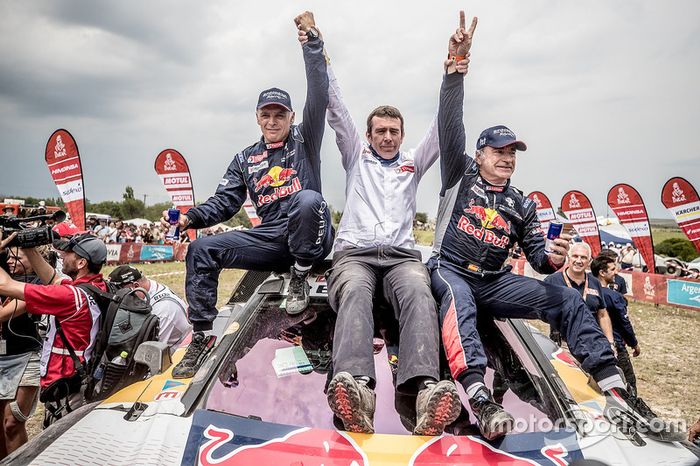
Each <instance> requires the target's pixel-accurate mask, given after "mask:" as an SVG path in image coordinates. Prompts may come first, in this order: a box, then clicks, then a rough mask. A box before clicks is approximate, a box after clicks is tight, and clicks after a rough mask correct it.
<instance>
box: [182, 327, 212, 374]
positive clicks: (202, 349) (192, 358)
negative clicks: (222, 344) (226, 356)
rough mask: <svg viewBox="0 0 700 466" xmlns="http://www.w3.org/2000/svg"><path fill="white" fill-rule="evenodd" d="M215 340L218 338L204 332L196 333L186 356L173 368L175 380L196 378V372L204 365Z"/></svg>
mask: <svg viewBox="0 0 700 466" xmlns="http://www.w3.org/2000/svg"><path fill="white" fill-rule="evenodd" d="M214 340H216V337H215V336H213V335H210V336H207V335H205V334H204V332H194V333H193V334H192V341H191V342H190V345H189V346H188V347H187V351H186V352H185V355H184V356H183V357H182V360H181V361H180V362H179V363H177V365H176V366H175V367H174V368H173V378H174V379H188V378H190V377H194V374H195V372H197V369H199V366H201V365H202V362H204V358H205V357H206V355H207V353H208V352H209V350H210V349H211V347H212V346H213V345H214Z"/></svg>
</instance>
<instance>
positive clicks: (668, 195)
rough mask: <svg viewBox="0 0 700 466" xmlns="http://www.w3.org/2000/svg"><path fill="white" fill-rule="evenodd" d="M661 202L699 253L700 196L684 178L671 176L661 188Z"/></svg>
mask: <svg viewBox="0 0 700 466" xmlns="http://www.w3.org/2000/svg"><path fill="white" fill-rule="evenodd" d="M661 203H662V204H663V205H664V206H665V207H666V208H667V209H668V210H669V212H671V215H673V218H674V219H675V220H676V223H677V224H678V226H679V227H680V228H681V230H683V232H684V233H685V236H687V237H688V239H689V240H690V241H691V242H692V243H693V246H695V249H696V250H697V251H698V252H699V253H700V198H698V192H697V191H696V190H695V188H694V187H693V186H692V185H691V184H690V183H689V182H688V181H687V180H686V179H684V178H680V177H675V178H671V179H670V180H668V181H667V182H666V184H664V187H663V189H662V190H661Z"/></svg>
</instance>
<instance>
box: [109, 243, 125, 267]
mask: <svg viewBox="0 0 700 466" xmlns="http://www.w3.org/2000/svg"><path fill="white" fill-rule="evenodd" d="M121 250H122V245H121V244H108V245H107V262H108V263H114V262H119V254H120V252H121Z"/></svg>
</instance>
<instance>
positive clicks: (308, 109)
mask: <svg viewBox="0 0 700 466" xmlns="http://www.w3.org/2000/svg"><path fill="white" fill-rule="evenodd" d="M294 22H295V23H296V25H297V29H298V30H299V33H303V34H305V35H306V39H307V40H306V42H305V43H303V44H302V52H303V54H304V65H305V68H306V103H305V104H304V116H303V120H302V123H301V125H300V130H301V134H302V136H303V137H304V142H305V145H306V147H307V149H308V156H309V157H310V158H311V159H312V160H313V161H315V162H316V163H320V160H321V142H322V140H323V129H324V126H325V124H326V122H325V120H326V107H328V73H327V72H326V58H325V56H324V54H323V40H322V39H321V34H320V32H319V31H318V29H317V28H316V22H315V20H314V14H313V13H311V12H310V11H305V12H304V13H302V14H300V15H299V16H297V17H296V18H294Z"/></svg>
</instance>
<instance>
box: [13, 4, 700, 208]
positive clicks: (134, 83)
mask: <svg viewBox="0 0 700 466" xmlns="http://www.w3.org/2000/svg"><path fill="white" fill-rule="evenodd" d="M435 3H439V4H440V5H441V7H440V8H435V7H432V6H431V7H429V6H428V5H429V2H425V1H384V2H379V1H377V0H373V1H366V0H356V1H353V2H339V1H333V2H329V1H308V2H296V1H289V0H285V1H282V0H270V1H265V2H243V1H238V2H234V1H207V2H195V1H189V2H178V1H159V2H152V1H150V2H142V1H138V2H137V1H119V2H117V1H112V2H107V1H90V2H77V1H76V2H66V1H57V0H51V1H38V0H37V1H24V2H18V1H10V0H2V1H0V37H1V38H2V40H0V54H1V55H0V56H1V57H2V66H1V67H0V162H1V165H0V167H1V168H0V195H34V196H52V197H53V196H56V195H57V191H56V188H55V186H54V185H53V182H52V181H51V178H50V175H49V172H48V170H47V168H46V166H45V164H44V149H45V145H46V141H47V139H48V137H49V136H50V135H51V133H52V132H53V131H54V130H55V129H57V128H65V129H67V130H69V131H70V132H71V133H72V134H73V136H74V137H75V138H76V140H77V142H78V147H79V149H80V153H81V157H82V161H83V171H84V176H85V190H86V193H87V196H88V198H89V199H90V200H92V201H102V200H108V199H120V198H121V193H123V192H124V187H125V186H126V185H131V186H133V187H134V189H135V192H136V195H137V196H138V197H140V198H143V196H144V195H147V198H146V199H147V202H148V203H149V204H150V203H153V202H160V201H166V200H167V199H168V198H167V196H166V195H165V190H164V189H163V188H162V186H161V185H160V182H159V180H158V178H157V177H156V175H155V173H154V171H153V161H154V159H155V157H156V155H157V154H158V153H159V152H160V151H161V150H163V149H165V148H174V149H177V150H179V151H180V152H181V153H182V154H183V155H184V156H185V158H186V159H187V160H188V162H189V165H190V169H191V172H192V177H193V181H194V186H195V195H196V197H197V200H199V201H202V200H204V199H206V198H207V197H208V196H210V195H211V194H212V193H213V192H214V190H215V187H216V184H217V182H218V180H219V179H220V178H221V175H222V174H223V173H224V171H225V169H226V167H227V166H228V164H229V162H230V159H231V158H232V156H233V155H234V154H235V153H236V152H237V151H239V150H241V149H243V148H244V147H246V146H248V145H250V144H251V143H253V142H254V141H256V140H257V138H259V135H260V131H259V128H258V127H257V126H256V124H255V120H254V110H253V109H254V106H255V103H256V101H257V96H258V93H259V92H260V90H262V89H265V88H267V87H272V86H279V87H282V88H285V89H287V90H289V92H290V93H291V95H292V99H293V102H294V103H295V106H296V107H297V109H299V110H301V106H302V103H303V100H304V93H305V81H304V71H303V62H302V56H301V51H300V48H299V45H298V43H297V42H296V30H295V27H294V24H293V22H292V19H293V17H294V16H295V15H296V14H298V13H299V12H301V11H303V10H306V9H309V10H312V11H314V13H315V16H316V20H317V23H318V26H319V29H320V30H321V31H322V32H323V34H324V38H325V40H326V48H327V50H328V52H329V54H330V56H331V58H332V60H333V66H334V69H335V71H336V75H337V76H338V79H339V82H340V84H341V86H342V88H343V90H344V94H345V98H346V103H347V105H348V107H349V108H350V110H351V112H352V114H353V116H354V117H355V119H356V121H357V122H358V125H360V126H362V124H363V122H364V120H365V117H366V115H367V113H369V111H370V110H371V109H372V108H374V107H376V106H378V105H380V104H391V105H395V106H396V107H398V108H399V109H401V111H402V112H403V114H404V116H405V118H406V120H407V121H406V138H405V141H404V148H409V147H412V146H414V145H415V144H416V143H417V142H418V141H419V140H420V139H421V138H422V136H423V135H424V133H425V131H426V129H427V126H428V124H429V122H430V120H431V119H432V117H433V114H434V112H435V107H436V103H437V96H438V89H439V84H440V79H441V72H442V61H443V59H444V57H445V55H446V44H447V39H448V37H449V35H450V33H451V32H452V31H453V30H454V28H455V27H456V25H457V18H458V16H457V15H458V10H459V9H460V8H464V9H465V10H466V13H467V16H468V17H470V16H472V15H476V16H478V17H479V26H478V28H477V32H476V37H475V41H474V46H473V48H472V61H471V69H470V74H469V76H468V77H467V97H466V103H465V124H466V128H467V143H468V147H469V148H470V149H471V148H473V146H474V144H475V140H476V137H477V136H478V134H479V132H480V131H481V130H482V129H483V128H485V127H487V126H492V125H495V124H506V125H508V126H509V127H510V128H511V129H513V130H514V131H515V132H516V133H517V135H518V136H519V137H520V138H521V139H523V140H524V141H526V142H527V144H528V146H529V150H528V151H527V152H526V153H523V154H521V155H519V156H518V168H517V171H516V175H515V177H514V184H515V185H516V186H519V187H520V188H521V189H523V190H524V191H526V192H529V191H532V190H541V191H544V192H545V193H546V194H547V195H548V196H549V197H550V198H551V199H552V201H553V203H555V204H558V203H559V200H560V199H561V196H562V194H563V193H564V192H566V191H568V190H569V189H579V190H582V191H583V192H584V193H586V194H588V195H589V197H590V198H591V200H592V202H593V204H594V207H595V208H596V210H597V213H598V214H599V215H600V214H605V211H606V206H605V199H606V194H607V191H608V189H609V188H610V187H611V186H612V185H614V184H616V183H618V182H628V183H631V184H632V185H633V186H635V187H636V188H637V189H638V190H639V191H640V193H641V194H642V197H643V198H644V199H645V201H646V203H647V206H648V208H649V210H650V213H651V216H652V217H662V218H670V216H669V214H668V213H667V212H666V210H665V209H664V208H663V206H662V205H661V202H660V191H661V187H662V185H663V183H664V182H665V181H666V180H667V179H668V178H670V177H671V176H683V177H685V178H687V179H688V180H689V181H690V182H691V183H693V184H695V186H696V187H698V188H700V154H698V149H697V147H696V146H695V144H696V136H697V135H698V133H699V132H700V131H699V130H698V128H697V125H698V123H700V90H698V89H699V87H698V85H697V82H698V71H699V70H700V3H698V2H697V1H669V2H659V1H616V2H611V1H603V0H598V1H588V2H574V1H554V0H548V1H527V2H523V1H509V2H494V1H492V0H490V1H469V2H454V1H442V2H433V4H435ZM299 116H300V115H299ZM322 156H323V160H324V162H323V181H324V194H325V196H326V198H327V199H328V200H329V201H330V203H331V204H332V205H333V206H334V207H335V208H336V209H341V208H342V205H343V203H344V173H343V171H342V167H341V165H340V162H339V154H338V151H337V149H336V147H335V143H334V136H333V133H332V131H331V130H330V128H328V129H327V132H326V138H325V140H324V150H323V154H322ZM438 180H439V173H438V166H437V165H436V166H434V167H433V168H432V169H431V171H430V172H429V173H428V175H427V176H426V177H425V178H424V180H423V182H422V185H421V189H420V190H419V200H418V210H419V211H426V212H428V213H429V214H430V215H431V216H434V215H435V211H436V205H437V202H436V200H437V194H436V193H437V191H438V184H439V182H438Z"/></svg>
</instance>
